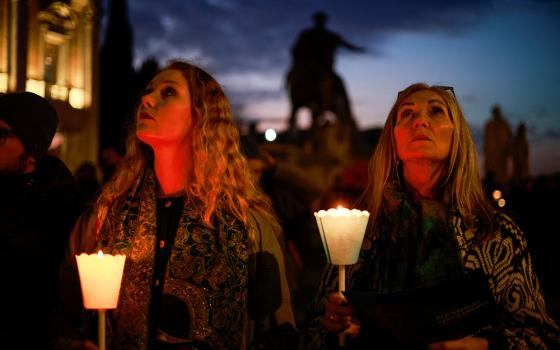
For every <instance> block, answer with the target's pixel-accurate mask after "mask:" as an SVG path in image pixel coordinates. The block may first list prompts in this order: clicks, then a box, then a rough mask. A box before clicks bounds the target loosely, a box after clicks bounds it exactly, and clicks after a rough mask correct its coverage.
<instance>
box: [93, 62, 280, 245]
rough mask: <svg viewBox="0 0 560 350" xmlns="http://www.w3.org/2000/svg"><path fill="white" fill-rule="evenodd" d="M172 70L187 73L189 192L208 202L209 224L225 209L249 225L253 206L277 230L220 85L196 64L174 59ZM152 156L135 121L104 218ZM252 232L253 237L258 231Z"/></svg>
mask: <svg viewBox="0 0 560 350" xmlns="http://www.w3.org/2000/svg"><path fill="white" fill-rule="evenodd" d="M170 69H171V70H178V71H181V72H182V74H183V76H184V78H185V79H186V81H187V84H188V88H189V91H190V95H191V105H192V116H193V120H194V123H193V138H192V145H191V146H192V162H193V164H194V165H195V166H194V167H193V168H194V173H193V178H192V180H191V183H189V184H185V185H186V186H187V188H185V190H186V191H187V193H189V194H190V195H192V196H194V197H197V198H198V199H200V200H201V202H202V203H205V206H203V207H201V208H195V209H197V210H198V211H199V214H200V216H201V217H202V218H203V221H204V223H206V224H207V225H208V226H209V227H212V216H213V214H214V213H215V212H216V209H217V208H220V209H222V210H225V211H227V212H229V213H231V214H232V215H233V216H235V217H236V218H237V219H239V220H241V221H242V222H243V223H245V225H246V226H247V222H248V221H247V216H248V212H249V209H251V210H252V211H254V212H255V213H256V214H257V215H260V216H261V217H263V218H264V219H265V220H267V221H269V222H270V223H271V224H272V225H273V226H274V227H275V228H278V227H279V225H278V222H277V219H276V216H275V215H274V212H273V210H272V206H271V204H270V200H269V199H268V197H266V196H265V195H264V194H263V193H262V192H261V191H260V190H259V189H258V188H257V186H256V184H255V182H254V179H253V176H252V174H251V170H250V168H249V165H248V163H247V160H246V158H245V157H244V156H243V154H242V153H241V151H240V146H239V131H238V129H237V126H236V125H235V123H234V120H233V114H232V110H231V106H230V104H229V102H228V99H227V97H226V95H225V93H224V91H223V90H222V88H221V86H220V85H219V84H218V82H217V81H216V80H215V79H214V78H213V77H212V76H211V75H210V74H208V73H207V72H205V71H204V70H202V69H201V68H199V67H196V66H194V65H192V64H189V63H186V62H182V61H174V62H171V63H170V64H169V65H167V66H166V67H165V68H163V69H162V71H164V70H170ZM152 157H153V152H152V151H151V149H150V148H149V147H148V146H147V145H145V144H143V143H141V142H140V141H139V140H138V138H137V137H136V125H135V123H131V126H130V127H129V134H128V139H127V149H126V155H125V156H124V157H123V159H122V160H121V162H120V164H119V167H118V168H117V170H116V171H115V174H114V176H113V177H112V179H111V180H110V181H109V182H108V183H107V185H106V186H104V188H103V191H102V192H101V195H100V197H99V199H98V200H97V203H96V206H97V212H98V218H99V221H100V222H102V221H103V220H104V218H105V217H106V215H107V211H108V209H109V207H110V206H111V204H112V203H113V202H114V200H116V199H117V198H119V197H120V196H122V195H124V193H125V192H126V191H128V189H130V187H131V186H132V184H133V182H134V180H135V179H136V178H137V176H138V175H139V174H140V172H141V171H142V169H144V168H145V167H146V166H151V162H152V160H151V158H152ZM275 231H278V230H275ZM250 235H251V237H252V238H254V232H252V233H250Z"/></svg>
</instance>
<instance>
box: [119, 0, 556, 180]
mask: <svg viewBox="0 0 560 350" xmlns="http://www.w3.org/2000/svg"><path fill="white" fill-rule="evenodd" d="M128 6H129V15H130V20H131V24H132V27H133V30H134V59H135V64H136V65H139V64H140V63H141V62H142V61H143V60H144V59H146V58H147V57H150V56H151V57H155V58H156V59H158V60H159V61H160V62H161V63H165V62H166V61H167V60H169V59H172V58H184V59H187V60H190V61H191V62H194V63H196V64H198V65H200V66H202V67H203V68H205V69H207V70H208V71H209V72H211V73H212V74H213V75H214V76H215V77H216V78H217V79H218V81H220V82H221V83H222V84H223V85H224V88H225V90H226V92H227V94H228V95H229V97H230V100H231V102H232V104H233V105H234V108H235V110H236V111H237V115H238V116H239V117H243V118H248V119H259V120H262V121H263V123H262V124H261V127H269V126H270V127H275V128H277V129H283V128H284V127H285V124H286V123H285V122H286V120H287V116H288V113H289V102H288V96H287V93H286V91H285V89H284V75H285V72H286V71H287V70H288V68H289V66H290V47H291V45H292V44H293V42H294V40H295V38H296V37H297V35H298V33H299V32H300V31H301V30H302V29H304V28H307V27H309V26H310V25H311V23H312V22H311V16H312V14H313V13H314V12H315V11H317V10H324V11H325V12H327V14H328V15H329V21H328V23H327V26H328V27H329V28H330V29H331V30H333V31H335V32H337V33H339V34H340V35H342V36H343V37H344V38H345V39H347V40H348V41H350V42H352V43H354V44H356V45H358V46H364V47H366V48H367V53H362V54H358V53H352V52H345V51H344V50H343V49H341V50H340V51H339V53H338V57H337V62H336V70H337V72H338V73H339V74H340V76H341V77H342V78H343V79H344V81H345V83H346V88H347V90H348V93H349V96H350V99H351V102H352V104H353V111H354V116H355V118H356V119H357V122H358V124H359V126H360V127H361V128H369V127H381V126H382V125H383V123H384V120H385V117H386V115H387V113H388V111H389V109H390V107H391V104H392V103H393V102H394V99H395V95H396V92H397V91H399V90H402V89H403V88H404V87H406V86H407V85H409V84H410V83H413V82H418V81H424V82H427V83H430V84H445V85H452V86H454V87H455V91H456V93H457V96H458V98H459V102H460V103H461V105H462V107H463V110H464V112H465V115H466V117H467V119H468V122H469V124H470V126H471V129H472V131H473V134H474V136H475V141H476V142H477V147H478V148H479V149H481V147H482V143H481V139H482V129H483V127H484V123H485V122H486V120H487V119H488V118H489V116H490V109H491V107H492V106H493V105H494V104H499V105H500V106H501V107H502V110H503V112H504V114H505V116H506V118H507V119H508V120H509V122H510V124H511V127H512V130H513V131H514V132H515V129H516V127H517V125H518V123H519V122H522V121H523V122H525V123H526V124H527V125H528V127H529V144H530V152H531V161H530V166H531V173H532V174H533V175H538V174H549V173H553V172H560V111H559V110H560V109H559V108H558V107H557V104H558V103H560V1H556V0H541V1H529V0H503V1H482V0H478V1H477V0H464V1H447V0H442V1H435V0H432V1H406V0H391V1H383V2H378V1H370V0H344V1H342V0H323V1H318V0H188V1H183V0H158V1H153V0H151V1H149V0H133V1H128ZM300 119H301V123H302V126H305V125H306V124H307V123H308V122H309V116H308V114H307V113H306V112H304V111H302V112H301V113H300Z"/></svg>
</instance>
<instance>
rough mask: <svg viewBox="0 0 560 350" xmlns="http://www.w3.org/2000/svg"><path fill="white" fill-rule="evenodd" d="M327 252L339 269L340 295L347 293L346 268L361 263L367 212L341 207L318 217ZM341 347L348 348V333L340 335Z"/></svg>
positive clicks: (321, 211)
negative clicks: (359, 259)
mask: <svg viewBox="0 0 560 350" xmlns="http://www.w3.org/2000/svg"><path fill="white" fill-rule="evenodd" d="M315 219H316V220H317V226H318V227H319V233H320V235H321V241H322V242H323V248H324V249H325V254H326V255H327V260H328V261H329V263H331V264H334V265H338V292H339V293H342V292H343V291H345V290H346V270H345V266H346V265H351V264H355V263H357V262H358V256H359V255H360V248H361V247H362V241H363V240H364V234H365V232H366V226H367V222H368V219H369V213H368V212H367V211H365V210H364V211H361V210H357V209H351V210H350V209H347V208H342V207H340V206H339V207H338V208H336V209H334V208H331V209H329V210H327V211H325V210H319V211H318V212H316V213H315ZM338 343H339V345H340V346H341V347H344V346H345V345H346V335H345V332H341V333H340V334H339V335H338Z"/></svg>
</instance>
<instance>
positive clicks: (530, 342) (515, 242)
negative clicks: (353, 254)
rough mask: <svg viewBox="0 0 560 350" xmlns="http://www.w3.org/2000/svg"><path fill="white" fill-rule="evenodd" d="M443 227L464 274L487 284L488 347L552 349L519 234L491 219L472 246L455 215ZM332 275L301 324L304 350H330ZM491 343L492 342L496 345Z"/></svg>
mask: <svg viewBox="0 0 560 350" xmlns="http://www.w3.org/2000/svg"><path fill="white" fill-rule="evenodd" d="M450 213H451V215H449V216H448V220H449V225H450V226H451V228H452V231H454V233H455V235H454V236H455V238H456V241H457V246H458V247H459V251H460V255H461V258H462V261H463V267H464V269H465V270H466V271H469V270H482V272H483V273H484V275H485V276H486V277H487V279H488V285H489V287H490V289H491V292H492V294H493V297H494V299H495V302H496V304H497V305H498V307H499V312H500V315H499V320H500V321H499V322H500V325H499V327H495V329H496V330H495V333H496V334H492V335H491V337H492V338H493V341H491V342H490V344H491V346H490V348H492V345H493V344H500V346H499V348H502V347H507V348H509V349H558V348H560V331H559V328H558V326H557V325H556V323H555V322H554V320H553V319H551V318H550V317H549V316H548V315H547V313H546V310H545V302H544V298H543V294H542V291H541V288H540V286H539V282H538V280H537V276H536V275H535V271H534V269H533V265H532V262H531V257H530V254H529V251H528V248H527V242H526V240H525V237H524V234H523V232H522V231H521V230H520V229H519V227H518V226H517V225H516V223H515V222H514V221H513V220H512V219H511V218H510V217H508V216H507V215H505V214H504V213H500V212H496V213H495V215H494V221H495V226H494V234H493V235H492V237H491V238H490V239H489V240H487V241H485V242H483V243H477V242H476V234H475V232H473V231H472V229H470V228H468V227H467V225H466V223H465V222H464V220H463V219H462V218H461V216H460V215H458V213H457V212H456V211H453V210H451V211H450ZM373 240H374V238H373V234H372V233H371V232H368V233H367V234H366V237H365V238H364V244H363V246H362V253H361V254H360V259H359V261H358V263H357V264H355V265H352V266H347V269H346V270H347V272H346V273H347V275H346V281H347V282H346V285H347V289H352V287H353V285H354V283H355V282H356V281H357V280H359V279H363V276H360V274H361V273H362V274H363V270H364V265H365V264H364V259H365V258H364V257H365V256H367V253H368V252H369V249H371V245H372V241H373ZM337 275H338V269H337V268H336V267H333V266H330V267H328V268H327V269H326V270H325V272H324V273H323V276H322V280H321V283H320V286H319V289H318V293H317V296H316V299H315V300H314V302H313V304H312V305H311V306H310V308H309V310H308V311H309V312H308V315H307V324H306V326H307V327H306V334H305V337H306V348H308V349H326V348H330V346H329V345H328V344H327V343H328V342H329V341H331V340H333V341H335V342H336V341H337V339H338V338H337V337H332V336H327V334H328V333H327V331H326V329H325V327H324V323H323V317H324V304H325V301H326V298H327V296H328V295H329V294H330V293H332V292H335V291H337V290H338V285H337ZM496 340H497V341H496Z"/></svg>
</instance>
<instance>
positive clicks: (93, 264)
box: [76, 250, 126, 310]
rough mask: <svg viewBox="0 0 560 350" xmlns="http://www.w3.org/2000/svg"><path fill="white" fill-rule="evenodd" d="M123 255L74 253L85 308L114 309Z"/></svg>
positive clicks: (117, 295) (117, 296)
mask: <svg viewBox="0 0 560 350" xmlns="http://www.w3.org/2000/svg"><path fill="white" fill-rule="evenodd" d="M125 258H126V257H125V256H124V255H115V256H112V255H109V254H103V252H102V251H101V250H100V251H99V253H97V254H90V255H87V254H81V255H76V261H77V263H78V273H79V275H80V284H81V286H82V296H83V299H84V307H85V308H86V309H102V310H105V309H115V308H116V307H117V302H118V299H119V291H120V287H121V280H122V274H123V269H124V261H125Z"/></svg>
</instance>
